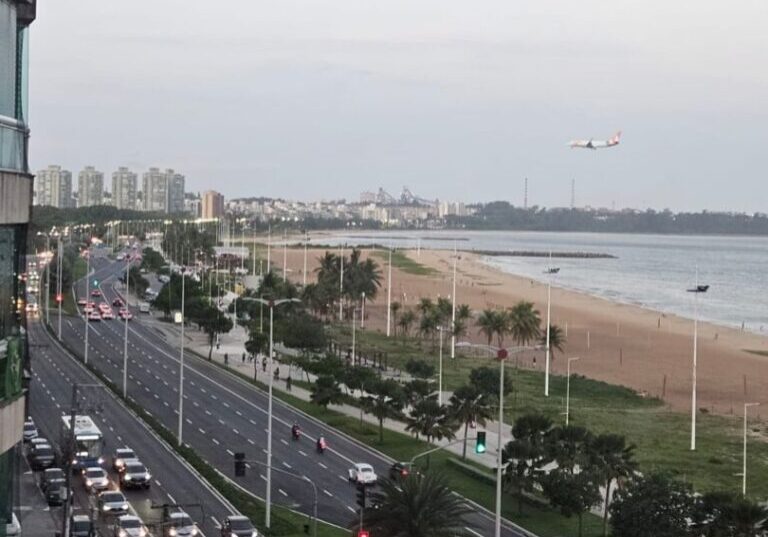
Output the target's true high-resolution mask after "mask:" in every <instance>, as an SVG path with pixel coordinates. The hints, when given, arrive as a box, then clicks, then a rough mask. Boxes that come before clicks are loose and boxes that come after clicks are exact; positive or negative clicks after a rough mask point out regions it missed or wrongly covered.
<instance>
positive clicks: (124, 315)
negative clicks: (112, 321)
mask: <svg viewBox="0 0 768 537" xmlns="http://www.w3.org/2000/svg"><path fill="white" fill-rule="evenodd" d="M118 315H120V318H121V319H124V320H125V319H127V320H129V321H130V320H131V319H133V313H131V310H129V309H128V308H121V309H120V312H119V313H118Z"/></svg>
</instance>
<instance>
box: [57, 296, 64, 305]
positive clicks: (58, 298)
mask: <svg viewBox="0 0 768 537" xmlns="http://www.w3.org/2000/svg"><path fill="white" fill-rule="evenodd" d="M62 300H64V297H62V296H61V295H60V294H59V295H56V302H58V303H61V301H62Z"/></svg>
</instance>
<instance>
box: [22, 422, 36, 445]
mask: <svg viewBox="0 0 768 537" xmlns="http://www.w3.org/2000/svg"><path fill="white" fill-rule="evenodd" d="M23 434H24V441H25V442H30V441H31V440H32V439H34V438H37V436H38V434H39V433H38V431H37V425H35V422H33V421H32V420H28V421H25V422H24V433H23Z"/></svg>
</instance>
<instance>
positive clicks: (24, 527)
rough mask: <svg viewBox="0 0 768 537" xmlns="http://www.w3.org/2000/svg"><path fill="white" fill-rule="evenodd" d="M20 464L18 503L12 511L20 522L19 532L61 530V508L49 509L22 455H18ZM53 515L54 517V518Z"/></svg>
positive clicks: (34, 532) (30, 534) (52, 531)
mask: <svg viewBox="0 0 768 537" xmlns="http://www.w3.org/2000/svg"><path fill="white" fill-rule="evenodd" d="M18 464H19V465H21V475H20V476H19V499H20V504H19V505H18V506H16V509H14V512H15V513H16V516H17V517H18V519H19V523H20V524H21V534H22V535H25V536H38V535H40V536H43V535H47V536H51V537H53V535H54V534H55V533H56V532H57V531H61V513H62V508H61V507H56V508H54V509H51V508H50V507H48V503H47V502H46V501H45V498H43V493H42V492H40V489H39V488H38V486H37V475H36V474H35V473H34V472H33V471H32V470H31V469H30V468H29V465H28V464H27V461H26V459H25V458H24V457H22V456H21V455H19V461H18ZM54 517H55V518H54Z"/></svg>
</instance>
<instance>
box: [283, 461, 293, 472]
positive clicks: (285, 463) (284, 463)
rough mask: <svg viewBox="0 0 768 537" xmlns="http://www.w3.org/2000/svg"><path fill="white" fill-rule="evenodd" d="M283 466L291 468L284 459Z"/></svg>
mask: <svg viewBox="0 0 768 537" xmlns="http://www.w3.org/2000/svg"><path fill="white" fill-rule="evenodd" d="M283 466H285V467H286V468H288V469H289V470H290V469H291V465H290V464H288V463H287V462H285V461H283Z"/></svg>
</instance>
